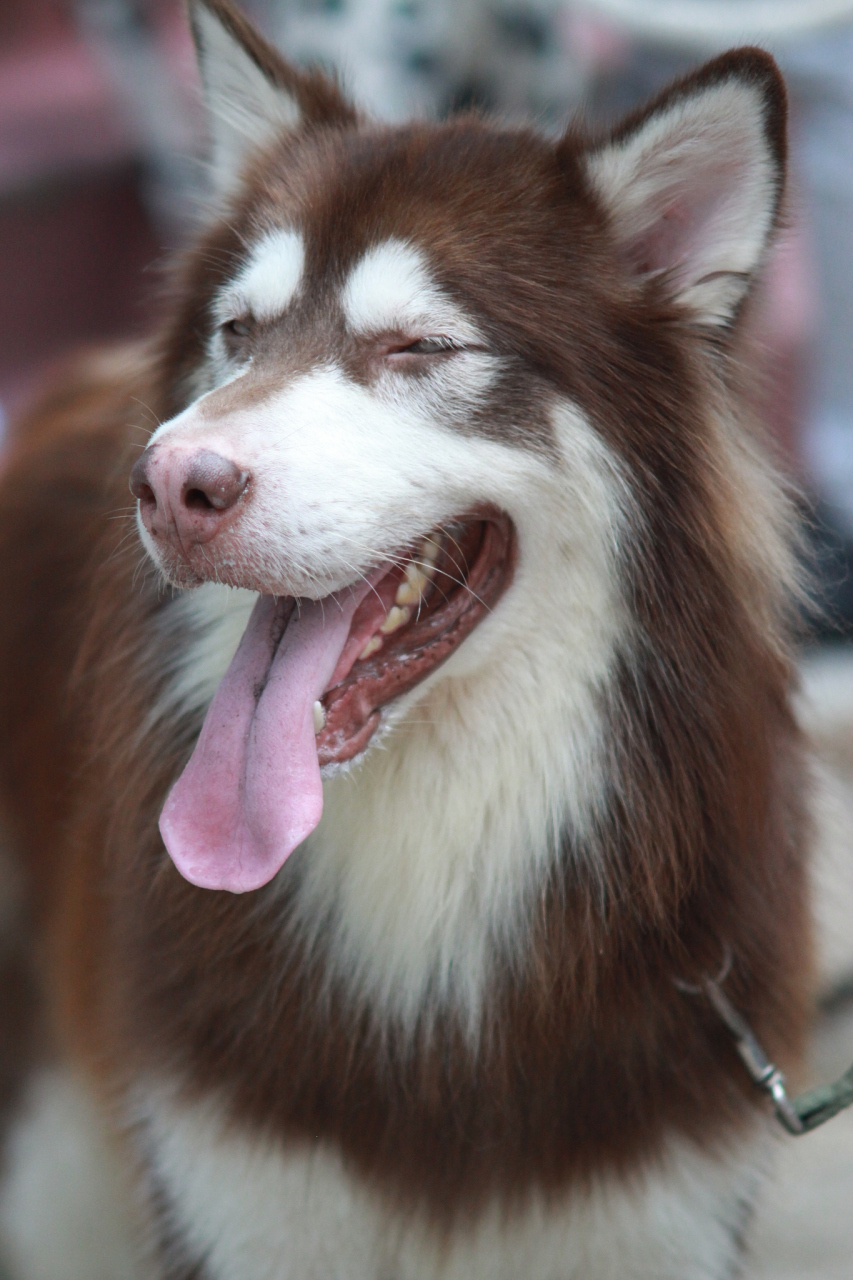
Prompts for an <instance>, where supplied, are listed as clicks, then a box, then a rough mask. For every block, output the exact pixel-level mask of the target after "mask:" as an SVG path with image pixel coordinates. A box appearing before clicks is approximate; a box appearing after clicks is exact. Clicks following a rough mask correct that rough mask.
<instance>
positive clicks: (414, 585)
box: [160, 510, 514, 892]
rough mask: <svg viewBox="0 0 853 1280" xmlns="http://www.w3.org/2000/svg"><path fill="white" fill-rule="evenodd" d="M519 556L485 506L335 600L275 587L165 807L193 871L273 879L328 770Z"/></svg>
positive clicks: (248, 880)
mask: <svg viewBox="0 0 853 1280" xmlns="http://www.w3.org/2000/svg"><path fill="white" fill-rule="evenodd" d="M513 566H514V534H513V528H512V524H511V522H510V521H509V519H508V518H507V517H506V516H504V515H503V514H501V513H499V512H495V511H491V510H488V511H483V510H477V511H474V512H471V513H469V514H468V515H467V516H465V517H463V518H461V519H459V520H456V521H452V522H450V523H448V524H445V525H442V526H441V528H438V529H435V530H433V531H432V532H431V533H430V534H428V535H427V537H425V538H424V539H422V540H420V541H419V543H418V545H417V546H416V547H414V548H410V549H408V550H407V551H406V552H404V553H402V554H401V555H400V557H399V558H396V559H395V560H394V561H389V562H386V564H384V565H382V566H380V567H379V568H378V569H376V570H374V572H373V573H372V574H370V576H369V577H366V578H364V579H361V580H359V582H357V583H355V584H353V586H351V587H348V588H345V589H344V590H343V591H339V592H336V593H335V594H334V595H333V596H328V597H326V599H324V600H316V601H306V600H300V601H295V600H292V599H276V598H274V597H272V596H262V597H261V599H260V600H259V601H258V603H257V605H256V606H255V609H254V611H253V613H252V617H251V619H250V621H249V625H248V626H247V628H246V632H245V634H244V636H243V639H242V641H241V642H240V647H239V649H238V650H237V653H236V654H235V656H234V659H233V661H232V663H231V666H230V667H229V669H228V671H227V673H226V675H225V676H224V678H223V680H222V683H221V685H220V687H219V689H218V691H217V693H216V696H215V697H214V700H213V702H212V704H211V706H210V710H209V711H208V714H207V718H206V720H205V722H204V726H203V728H202V731H201V734H200V736H199V740H198V743H197V745H196V749H195V751H194V752H193V755H192V757H191V758H190V761H189V763H188V764H187V766H186V768H185V770H184V772H183V773H182V775H181V777H180V778H179V779H178V781H177V783H176V784H175V786H174V787H173V789H172V791H171V793H170V795H169V798H168V800H167V801H166V804H165V806H164V809H163V813H162V815H161V819H160V830H161V832H162V834H163V838H164V841H165V843H166V847H167V849H168V850H169V853H170V854H171V856H172V858H173V860H174V862H175V864H176V866H177V867H178V869H179V870H180V871H181V873H182V874H183V875H184V876H185V877H186V878H187V879H188V880H190V881H192V882H193V883H194V884H198V885H202V886H203V887H206V888H221V889H230V890H232V891H235V892H242V891H244V890H246V889H254V888H258V887H260V885H262V884H265V883H266V882H267V881H268V880H270V879H271V878H272V876H274V875H275V873H276V872H277V871H278V870H279V868H280V867H281V866H282V864H283V863H284V861H285V859H286V858H287V856H288V855H289V854H290V853H291V852H292V850H293V849H294V848H295V847H296V846H297V845H298V844H300V843H301V842H302V840H304V839H305V837H306V836H307V835H308V834H309V833H310V832H311V831H312V830H313V829H314V827H315V826H316V825H317V823H318V822H319V820H320V816H321V814H322V806H323V797H322V783H321V778H320V767H321V766H322V765H330V764H336V763H343V762H344V761H347V760H351V759H353V758H354V757H355V756H357V755H359V754H360V753H361V752H362V751H363V750H364V749H365V747H366V746H367V744H368V742H369V741H370V739H371V737H372V736H373V734H374V733H375V731H376V729H377V728H378V727H379V724H380V722H381V716H382V708H383V707H384V706H386V705H387V704H388V703H390V702H392V701H394V699H396V698H398V697H400V695H401V694H403V693H406V692H407V691H408V690H410V689H412V688H414V687H415V686H416V685H417V684H419V683H420V682H421V681H422V680H424V679H425V678H426V677H427V676H428V675H429V674H430V672H432V671H433V670H435V669H436V668H437V667H438V666H439V665H440V664H441V663H443V662H445V661H446V660H447V658H449V657H450V655H451V654H452V653H453V652H454V651H455V650H456V649H457V648H458V647H459V645H460V644H461V643H462V641H463V640H464V639H465V638H466V636H468V635H469V634H470V633H471V631H473V629H474V628H475V627H476V626H477V624H478V623H479V622H480V621H481V620H482V618H483V617H484V616H485V614H486V613H488V612H489V611H490V610H491V609H493V608H494V606H495V604H496V603H497V601H498V600H499V598H500V597H501V595H502V594H503V592H504V591H505V590H506V588H507V586H508V585H509V582H510V580H511V577H512V571H513Z"/></svg>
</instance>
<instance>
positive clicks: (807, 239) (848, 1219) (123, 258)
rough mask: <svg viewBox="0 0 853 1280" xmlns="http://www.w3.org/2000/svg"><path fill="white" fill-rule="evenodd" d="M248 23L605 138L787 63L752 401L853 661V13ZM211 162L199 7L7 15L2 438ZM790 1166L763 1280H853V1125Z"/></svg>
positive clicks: (488, 3) (473, 15)
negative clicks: (726, 75) (661, 97)
mask: <svg viewBox="0 0 853 1280" xmlns="http://www.w3.org/2000/svg"><path fill="white" fill-rule="evenodd" d="M243 7H244V8H245V9H246V10H247V11H248V12H249V13H250V15H251V16H252V17H253V18H254V19H255V21H256V22H257V23H258V25H259V26H260V27H261V28H262V29H263V30H264V31H265V32H266V33H267V34H268V36H269V37H270V38H271V39H272V40H273V41H275V42H276V43H277V44H279V45H280V46H281V47H282V48H283V49H285V50H286V51H287V53H288V54H289V56H290V57H291V58H293V59H294V60H296V61H298V62H305V63H311V62H314V63H316V62H319V63H321V64H328V65H334V66H337V67H338V68H340V70H341V71H342V72H343V75H344V79H345V81H346V83H347V84H348V86H349V87H350V89H351V90H352V92H353V93H354V94H355V96H356V97H357V98H358V99H359V100H360V101H361V102H362V104H364V105H365V106H367V107H368V108H370V109H372V110H373V111H374V112H375V113H376V114H377V115H379V116H382V117H385V118H388V119H392V120H393V119H400V118H403V117H406V116H409V115H411V114H413V113H414V114H426V115H433V116H436V115H438V116H441V115H443V114H446V113H448V112H450V111H453V110H454V109H457V108H459V107H463V106H466V105H477V106H482V107H486V108H488V109H490V110H493V111H495V112H497V113H499V114H500V115H501V116H502V117H503V118H505V119H508V120H513V119H517V118H520V117H525V118H531V117H533V118H534V119H536V120H538V121H539V122H540V124H541V125H542V127H543V128H545V129H548V130H554V131H556V130H558V129H559V128H561V127H562V125H563V124H564V122H565V120H566V119H567V117H568V116H570V115H571V114H572V113H574V112H578V111H580V112H582V113H583V114H584V116H585V117H586V118H587V119H588V120H589V121H590V122H592V123H595V124H602V123H605V122H607V121H609V120H612V119H614V118H616V117H617V116H618V115H620V114H621V113H622V112H624V111H626V110H627V109H629V108H631V107H632V106H634V105H635V104H637V103H638V102H640V101H641V100H642V99H644V98H646V97H648V96H649V95H650V94H651V93H653V92H654V91H655V90H656V89H657V88H658V87H660V86H661V85H662V84H664V83H665V82H666V81H667V80H669V79H671V78H672V77H673V76H676V75H678V74H679V73H681V72H682V71H685V70H687V69H689V68H690V67H691V66H693V65H695V64H696V63H697V62H699V61H701V60H702V59H703V58H706V57H709V56H712V55H713V54H714V53H717V52H719V51H721V50H722V49H724V48H726V47H729V46H731V45H733V44H737V43H744V42H755V43H760V44H762V45H763V46H764V47H766V48H769V49H770V50H771V51H772V52H773V53H774V54H775V55H776V56H777V58H778V60H779V62H780V63H781V65H782V68H783V70H784V72H785V74H786V76H787V79H788V84H789V88H790V94H791V105H792V183H791V203H790V209H789V215H788V225H787V229H786V231H785V234H784V235H783V237H782V238H781V240H780V242H779V245H778V247H777V249H776V252H775V255H774V258H773V260H772V262H771V263H770V267H769V270H768V272H767V276H766V280H765V282H764V285H763V292H762V295H761V298H760V300H759V304H758V306H757V307H756V309H755V313H754V316H753V321H752V323H753V328H754V336H755V344H756V351H757V353H758V360H757V367H756V377H755V381H754V387H753V396H754V400H755V404H756V406H757V408H758V411H759V413H760V415H761V417H762V419H763V421H764V423H765V424H766V427H767V430H768V432H769V434H770V436H771V439H772V441H773V443H774V447H775V449H776V450H777V452H778V455H779V457H780V459H781V460H782V463H783V465H784V466H785V467H786V468H787V470H788V471H789V472H790V474H791V475H792V476H793V477H794V478H795V480H796V481H797V483H798V485H799V486H800V488H801V491H802V492H803V494H804V502H805V505H806V507H807V511H808V513H809V520H810V528H811V530H812V535H811V536H812V543H813V546H812V559H813V561H814V565H815V567H816V570H817V575H818V580H819V594H820V596H821V601H822V612H820V613H817V612H816V614H815V616H814V617H813V618H811V619H810V623H809V625H810V636H811V639H812V641H814V642H817V641H820V642H822V644H823V652H824V654H825V653H826V646H827V644H829V645H835V646H836V647H840V646H841V645H842V644H844V643H845V642H846V643H847V644H849V642H850V641H851V640H853V350H851V336H853V0H583V2H582V0H243ZM203 152H204V127H203V119H202V115H201V112H200V109H199V102H198V95H197V82H196V71H195V65H194V59H193V52H192V45H191V40H190V35H189V30H188V26H187V22H186V15H185V10H184V3H183V0H0V303H1V304H2V305H0V439H2V430H3V426H4V423H8V421H9V420H10V418H11V417H12V416H13V415H14V414H15V412H16V411H17V409H18V408H19V407H20V406H22V405H23V404H24V403H25V402H26V399H27V397H28V395H30V394H31V393H32V391H33V389H35V388H36V387H37V386H38V385H39V383H40V381H42V380H43V379H44V377H45V375H46V372H47V371H48V369H49V367H50V366H51V365H52V364H53V363H54V362H56V361H57V360H58V359H60V358H61V357H62V356H63V355H65V354H68V353H70V352H71V351H72V350H73V349H74V348H78V347H80V346H81V345H86V344H91V343H93V342H98V341H102V340H113V339H119V338H123V337H126V336H130V335H133V334H136V333H141V332H144V331H145V329H146V326H148V325H149V324H150V322H151V319H152V316H153V314H154V312H153V307H154V302H153V299H154V298H155V296H156V285H157V280H158V269H159V266H160V265H161V264H162V263H163V262H164V261H165V259H166V257H167V256H168V254H169V252H170V250H172V249H174V248H175V247H177V246H179V245H180V244H181V243H182V241H183V240H184V239H185V238H186V237H187V236H188V234H190V232H191V229H192V226H193V223H194V221H195V219H196V218H197V217H198V214H199V211H200V210H201V208H202V207H203V202H204V197H205V189H206V188H205V168H204V164H203ZM839 656H840V655H839ZM806 673H807V674H806V684H807V691H808V683H809V679H810V678H811V677H810V676H809V674H808V668H806ZM818 674H819V673H818ZM842 923H843V924H844V925H845V929H846V924H847V922H842ZM846 931H847V932H849V930H846ZM849 994H850V993H849V991H848V992H847V997H848V998H842V999H840V1000H839V1001H837V1002H836V1003H835V1005H832V1006H828V1007H827V1008H826V1009H825V1010H824V1013H823V1015H822V1020H821V1021H820V1022H819V1025H818V1030H817V1037H816V1042H815V1074H816V1076H817V1077H818V1078H827V1077H828V1076H830V1075H833V1074H838V1072H840V1071H841V1070H842V1069H843V1068H844V1067H846V1066H847V1065H849V1062H850V1060H851V1056H853V1004H851V1001H850V999H849ZM781 1163H782V1178H781V1181H780V1182H779V1183H778V1184H777V1185H776V1186H774V1188H773V1191H772V1193H771V1196H770V1197H769V1199H768V1203H767V1205H766V1206H765V1209H764V1211H763V1214H762V1217H761V1221H760V1223H759V1230H758V1234H757V1237H756V1246H755V1254H754V1257H753V1261H752V1270H751V1271H750V1275H751V1276H752V1277H753V1278H754V1280H758V1278H759V1277H760V1278H761V1280H794V1277H797V1280H809V1278H811V1280H850V1277H851V1276H853V1213H851V1206H853V1112H848V1113H846V1114H845V1116H844V1117H841V1118H839V1119H838V1120H836V1121H834V1122H833V1123H832V1124H831V1125H829V1126H827V1127H826V1128H825V1129H822V1130H821V1131H820V1132H819V1133H817V1134H815V1135H813V1136H810V1137H808V1138H806V1139H803V1140H802V1143H800V1142H794V1143H792V1142H790V1141H789V1142H788V1143H787V1144H786V1145H785V1146H784V1149H783V1150H782V1152H781Z"/></svg>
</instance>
